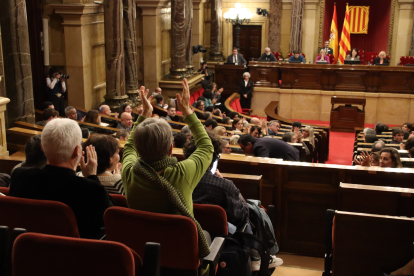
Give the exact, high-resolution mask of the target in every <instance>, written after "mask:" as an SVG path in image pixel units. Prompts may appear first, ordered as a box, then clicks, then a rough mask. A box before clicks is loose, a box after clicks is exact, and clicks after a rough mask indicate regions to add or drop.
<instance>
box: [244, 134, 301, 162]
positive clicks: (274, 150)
mask: <svg viewBox="0 0 414 276" xmlns="http://www.w3.org/2000/svg"><path fill="white" fill-rule="evenodd" d="M238 143H239V146H240V147H241V148H242V150H243V151H244V152H245V153H250V154H252V153H253V154H254V156H256V157H270V158H282V159H283V160H284V161H299V151H298V150H297V149H295V148H294V147H292V146H291V145H289V144H288V143H285V142H283V141H282V140H279V139H272V138H254V137H253V136H252V135H250V134H243V135H242V136H240V138H239V141H238Z"/></svg>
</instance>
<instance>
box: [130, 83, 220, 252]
mask: <svg viewBox="0 0 414 276" xmlns="http://www.w3.org/2000/svg"><path fill="white" fill-rule="evenodd" d="M182 85H183V94H182V96H181V95H180V94H177V95H176V96H177V107H178V108H179V109H180V110H181V112H182V113H183V115H184V122H185V123H186V124H188V126H189V128H190V130H191V131H192V133H193V134H194V139H195V143H196V144H197V150H196V151H195V152H194V153H193V154H192V155H191V156H190V157H189V158H187V159H186V160H184V161H181V162H177V159H176V158H175V157H172V151H173V136H172V130H171V126H170V125H169V124H168V122H167V121H166V120H163V119H159V118H150V117H151V114H152V111H153V107H152V105H151V100H152V96H150V97H149V98H148V99H147V94H148V92H149V91H148V89H147V90H146V91H145V87H143V86H142V87H141V89H140V91H139V93H140V98H141V100H142V105H143V111H142V115H141V116H139V117H138V120H137V122H136V123H135V125H134V127H133V129H132V132H131V136H130V137H129V138H128V141H127V143H126V144H125V146H124V151H123V159H122V184H123V186H124V188H125V192H126V196H127V201H128V205H129V208H131V209H137V210H142V211H147V212H153V213H162V214H175V215H182V216H185V217H188V218H189V219H191V220H192V221H193V222H194V223H195V225H196V227H197V233H198V244H199V255H200V257H204V256H206V255H207V254H208V253H209V251H210V250H209V246H208V244H207V242H206V239H205V236H204V234H203V230H202V229H201V226H200V225H199V224H198V222H197V221H196V220H195V218H194V215H193V200H192V194H193V191H194V189H195V187H196V186H197V184H198V182H200V179H201V178H202V177H203V175H204V173H205V172H206V170H207V168H208V167H209V165H210V163H211V162H212V159H213V145H212V143H211V140H210V138H209V137H208V135H207V133H206V131H205V129H204V127H203V125H202V124H201V122H200V121H199V120H198V119H197V117H196V114H194V113H193V111H192V109H191V108H190V103H189V101H190V89H189V87H188V82H187V80H186V79H184V80H183V82H182Z"/></svg>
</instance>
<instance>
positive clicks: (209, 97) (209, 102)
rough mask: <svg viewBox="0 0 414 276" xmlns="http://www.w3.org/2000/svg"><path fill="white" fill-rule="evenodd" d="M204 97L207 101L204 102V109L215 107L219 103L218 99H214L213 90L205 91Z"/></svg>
mask: <svg viewBox="0 0 414 276" xmlns="http://www.w3.org/2000/svg"><path fill="white" fill-rule="evenodd" d="M203 97H204V98H205V99H206V100H205V101H204V108H206V107H209V106H213V105H214V104H215V103H216V101H217V99H215V98H214V97H213V92H212V91H211V89H206V90H204V92H203Z"/></svg>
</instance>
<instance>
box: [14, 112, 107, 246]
mask: <svg viewBox="0 0 414 276" xmlns="http://www.w3.org/2000/svg"><path fill="white" fill-rule="evenodd" d="M41 142H42V149H43V152H44V153H45V155H46V158H47V165H46V166H45V167H43V168H36V167H32V168H18V169H15V170H14V171H13V174H12V177H11V183H10V196H14V197H21V198H29V199H42V200H52V201H59V202H62V203H64V204H66V205H68V206H69V207H70V208H71V209H72V211H73V213H74V214H75V218H76V222H77V224H78V229H79V234H80V237H81V238H88V239H97V238H100V237H102V236H103V234H104V231H102V227H104V222H103V215H104V212H105V210H106V209H107V208H109V207H111V206H113V205H114V204H113V202H112V199H111V197H110V196H109V195H108V192H107V191H106V190H105V187H104V186H103V185H102V184H101V183H100V181H99V179H98V177H97V176H96V170H97V155H96V151H95V149H94V147H93V146H88V147H87V148H86V161H87V163H85V158H84V157H83V156H82V155H83V154H82V146H81V143H82V133H81V130H80V128H79V125H78V124H77V123H76V122H75V121H73V120H70V119H55V120H52V121H50V122H49V123H48V124H47V125H46V126H45V128H44V130H43V132H42V136H41ZM79 161H80V164H81V165H80V167H81V170H82V174H83V176H84V177H78V176H76V167H77V165H78V164H79ZM28 230H29V231H30V229H28Z"/></svg>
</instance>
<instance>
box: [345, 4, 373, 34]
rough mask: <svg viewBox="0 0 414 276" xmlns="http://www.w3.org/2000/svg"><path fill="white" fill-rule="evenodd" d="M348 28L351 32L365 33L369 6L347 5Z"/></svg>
mask: <svg viewBox="0 0 414 276" xmlns="http://www.w3.org/2000/svg"><path fill="white" fill-rule="evenodd" d="M349 20H350V21H349V22H350V24H349V28H350V33H351V34H367V33H368V21H369V7H365V6H350V7H349Z"/></svg>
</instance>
